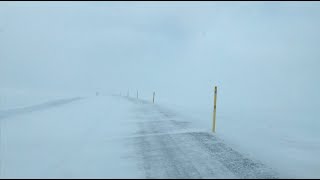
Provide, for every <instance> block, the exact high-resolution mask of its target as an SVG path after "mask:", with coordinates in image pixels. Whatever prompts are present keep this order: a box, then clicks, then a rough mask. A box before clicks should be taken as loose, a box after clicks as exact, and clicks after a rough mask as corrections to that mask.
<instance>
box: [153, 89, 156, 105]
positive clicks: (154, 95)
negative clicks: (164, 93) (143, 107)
mask: <svg viewBox="0 0 320 180" xmlns="http://www.w3.org/2000/svg"><path fill="white" fill-rule="evenodd" d="M155 95H156V93H155V92H153V98H152V103H153V104H154V96H155Z"/></svg>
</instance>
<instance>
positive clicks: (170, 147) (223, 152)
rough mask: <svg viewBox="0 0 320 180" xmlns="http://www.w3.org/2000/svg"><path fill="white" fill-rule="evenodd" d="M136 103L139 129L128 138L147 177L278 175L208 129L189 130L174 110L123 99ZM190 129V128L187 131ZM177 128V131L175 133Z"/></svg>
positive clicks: (259, 176)
mask: <svg viewBox="0 0 320 180" xmlns="http://www.w3.org/2000/svg"><path fill="white" fill-rule="evenodd" d="M126 99H128V100H129V101H130V102H132V103H134V104H135V105H136V106H135V107H136V108H135V110H134V111H135V113H136V116H137V117H138V118H139V119H140V120H141V122H136V123H137V125H138V127H139V130H138V131H137V133H136V134H135V135H137V137H132V138H131V139H128V140H127V141H128V144H130V145H132V146H134V148H135V150H136V153H137V156H136V157H135V158H136V159H138V162H140V167H141V169H143V170H144V172H145V176H146V178H267V179H270V178H277V177H278V175H277V173H275V172H274V171H273V170H272V169H271V168H268V167H266V166H265V165H264V164H262V163H261V162H258V161H255V160H252V159H249V158H247V157H245V156H244V155H242V154H241V153H239V152H237V151H235V150H233V149H232V148H231V147H229V146H228V145H226V144H225V143H224V142H223V141H222V140H221V139H219V138H217V137H216V136H215V135H213V134H212V133H210V132H204V131H198V132H197V131H195V130H194V129H190V126H191V124H190V122H186V121H181V120H179V117H178V116H176V114H175V113H173V112H169V111H168V110H165V109H163V108H161V107H160V106H158V105H154V104H152V103H148V102H146V101H140V100H137V99H133V98H126ZM188 129H190V131H188ZM177 131H180V133H177Z"/></svg>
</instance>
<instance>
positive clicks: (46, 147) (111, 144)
mask: <svg viewBox="0 0 320 180" xmlns="http://www.w3.org/2000/svg"><path fill="white" fill-rule="evenodd" d="M50 97H51V96H50ZM47 98H49V97H47ZM68 99H70V97H69V98H68ZM68 99H67V100H66V102H64V103H61V104H58V105H56V106H51V105H50V104H47V103H44V104H43V105H42V106H41V107H40V108H38V109H37V106H35V107H34V109H33V111H31V112H28V113H23V114H19V112H17V113H16V114H15V113H11V114H10V115H9V116H7V117H1V119H0V120H1V158H0V159H1V171H0V172H1V176H0V177H1V178H6V177H9V178H19V177H20V178H33V177H35V178H48V177H53V178H62V177H64V178H74V177H78V178H86V177H87V178H92V177H94V178H104V177H107V178H145V177H171V176H173V177H183V176H184V175H185V176H186V174H183V172H184V171H185V170H186V169H189V170H188V171H190V172H193V171H194V172H195V174H193V175H192V176H190V177H198V176H196V175H197V173H200V174H198V175H199V177H220V178H228V177H229V178H230V177H236V178H237V177H246V176H247V177H258V178H259V177H260V178H261V177H265V176H264V175H257V176H256V175H254V176H253V175H252V174H251V175H250V173H249V172H242V171H240V172H236V171H234V172H233V171H232V170H230V169H229V170H227V169H224V168H222V167H224V166H226V167H228V166H227V165H226V164H225V163H226V162H228V161H221V162H219V163H218V164H217V163H215V161H214V159H215V158H214V157H215V156H214V153H213V154H212V153H211V155H210V154H209V155H207V156H208V157H206V158H205V159H202V158H204V153H200V154H203V155H202V156H203V157H202V156H198V155H197V154H194V153H193V152H201V151H203V149H202V148H200V147H201V146H199V145H195V144H190V143H193V141H192V139H194V138H196V139H199V138H200V139H202V138H203V137H202V136H200V137H198V136H194V135H193V133H199V132H200V133H201V132H208V133H210V131H211V125H212V124H211V115H207V114H204V113H205V112H206V111H202V112H201V111H197V110H196V109H193V110H192V109H187V108H182V106H177V105H172V104H170V103H164V102H159V103H156V104H155V105H152V104H151V102H150V101H149V100H148V101H145V100H143V101H142V102H145V103H146V105H143V106H141V105H139V103H138V102H136V101H135V99H133V100H132V102H130V101H129V100H128V99H126V98H125V97H115V96H105V95H100V96H94V95H92V96H87V97H84V98H82V99H74V100H71V101H70V102H68ZM52 101H53V102H55V101H64V100H56V99H52ZM37 103H38V101H37ZM137 103H138V104H137ZM44 106H46V107H44ZM154 108H156V109H154ZM10 109H11V110H9V111H12V109H14V108H13V107H11V108H10ZM17 109H23V108H20V107H19V108H17ZM157 109H159V112H160V114H159V115H160V116H159V115H157V113H156V111H158V110H157ZM7 111H8V110H7ZM5 112H6V111H2V112H1V113H5ZM218 112H219V111H218ZM150 113H151V114H150ZM153 113H156V114H153ZM161 113H163V115H161ZM197 113H198V114H197ZM233 115H234V116H233ZM0 116H1V114H0ZM161 117H163V118H161ZM271 117H272V116H271V115H269V116H267V115H266V114H263V112H255V113H254V114H252V115H251V116H245V115H244V113H241V112H233V113H230V112H228V113H227V112H219V113H218V116H217V120H218V121H217V134H216V136H217V138H219V139H222V140H223V141H224V142H225V143H226V144H227V145H228V146H230V147H232V148H234V149H235V150H236V151H238V152H240V153H241V154H243V155H244V156H247V157H249V158H250V159H255V160H258V161H260V162H262V163H263V164H266V165H267V166H268V167H270V168H272V169H273V170H275V172H277V173H278V176H279V177H294V178H299V177H304V178H315V177H319V173H318V171H317V167H318V166H319V158H318V156H317V155H316V154H317V152H319V141H318V140H317V139H316V138H315V137H316V134H312V133H315V132H312V131H311V130H312V129H310V132H309V133H307V132H300V134H301V137H300V138H299V136H298V134H295V133H293V132H294V130H295V129H294V127H300V126H297V125H302V124H303V123H302V124H295V125H291V126H292V128H288V127H287V128H284V127H283V126H284V124H279V125H277V126H276V125H275V124H272V123H275V122H274V121H272V120H271ZM159 118H160V119H159ZM165 118H169V119H168V120H166V119H165ZM255 118H265V119H266V123H265V124H261V123H255V124H254V122H255V121H254V119H255ZM172 119H173V120H174V121H172V122H174V124H171V125H170V124H162V123H160V124H157V123H158V122H171V120H172ZM268 119H269V121H268ZM162 120H163V121H162ZM236 120H238V122H236ZM150 121H152V122H154V123H156V124H154V123H153V124H152V123H151V124H149V123H146V124H144V122H150ZM175 121H177V122H176V123H178V124H177V125H178V126H176V123H175ZM293 122H295V121H293ZM184 123H187V124H188V128H187V129H185V125H184ZM295 123H298V122H297V121H296V122H295ZM159 128H160V129H159ZM179 128H182V129H179ZM306 128H308V127H306ZM145 133H147V134H145ZM168 133H169V134H168ZM184 133H187V134H189V133H190V135H186V136H182V135H183V134H184ZM153 134H154V135H155V136H154V135H153ZM174 134H177V136H175V135H174ZM179 134H180V135H179ZM308 135H310V136H308ZM312 135H314V136H312ZM157 136H159V137H160V139H154V138H155V137H157ZM139 137H141V138H143V141H142V142H141V139H139ZM144 137H148V139H144ZM204 137H206V136H204ZM128 138H129V140H128ZM168 138H169V139H168ZM190 138H191V139H190ZM161 139H162V140H163V139H167V140H163V141H164V142H166V143H165V144H163V145H161V146H160V144H161V143H160V142H158V141H160V140H161ZM170 139H171V140H170ZM132 140H134V141H132ZM162 140H161V141H162ZM172 140H174V141H172ZM203 140H205V139H203ZM171 141H172V142H171ZM175 141H176V142H175ZM181 141H182V142H183V141H188V143H187V142H185V143H183V144H184V145H183V146H180V148H183V149H184V150H183V151H182V152H178V151H177V152H176V150H174V149H173V150H171V151H172V152H173V153H174V152H175V153H178V154H176V155H175V156H173V157H172V158H173V159H174V161H173V162H175V163H173V162H171V163H169V164H167V165H164V164H161V162H165V161H164V160H165V159H164V160H162V161H161V160H160V159H158V160H156V159H152V158H149V159H147V160H146V159H145V158H142V159H144V160H139V157H136V156H139V152H140V151H141V150H138V151H137V150H136V149H135V148H133V147H134V146H136V144H137V143H138V144H139V143H140V144H141V143H142V144H146V143H147V144H149V145H148V146H146V147H145V148H147V149H150V148H151V149H154V148H163V147H166V148H168V149H169V150H170V149H172V148H173V146H174V145H176V144H179V142H181ZM212 141H216V140H212ZM157 142H158V143H160V144H157ZM195 142H196V141H195ZM150 143H151V144H150ZM152 143H154V144H153V145H152ZM206 143H208V142H206ZM147 144H146V145H147ZM210 144H211V143H210V141H209V145H210ZM213 144H214V143H213ZM158 146H159V147H158ZM194 146H199V148H200V149H196V148H195V147H194ZM142 147H143V146H142ZM214 147H215V146H214ZM139 148H141V146H139ZM139 148H138V149H139ZM203 148H204V147H203ZM215 148H218V149H219V147H215ZM191 150H192V151H191ZM180 151H181V150H180ZM142 152H144V153H147V152H149V151H147V150H146V149H144V150H143V151H142ZM152 152H153V154H154V153H156V154H158V155H156V154H154V158H156V157H158V156H159V158H161V156H164V157H166V156H168V155H167V154H163V153H164V152H163V151H160V152H157V151H155V150H152V151H150V152H149V153H151V154H146V155H145V154H144V153H142V156H143V157H145V156H146V157H149V156H151V157H152V156H153V155H152ZM159 153H160V154H159ZM161 153H162V154H161ZM181 153H182V154H185V156H181ZM179 154H180V155H179ZM226 155H228V156H231V155H232V154H230V153H229V154H228V153H226ZM226 155H224V156H226ZM180 156H181V157H180ZM232 156H234V155H232ZM192 157H193V159H192ZM217 157H223V156H221V155H219V156H217ZM188 158H191V159H189V161H191V162H193V166H192V167H188V166H187V165H185V164H186V162H185V161H186V160H185V159H188ZM210 158H213V162H211V163H213V164H215V165H214V166H212V165H211V166H208V167H207V166H205V165H204V164H206V163H208V162H209V160H210ZM140 159H141V158H140ZM208 159H209V160H208ZM153 161H155V162H153ZM197 162H198V163H200V162H201V163H200V164H197ZM141 163H143V164H144V165H141ZM150 163H151V164H150ZM157 163H160V164H159V165H158V167H157V166H154V164H157ZM172 163H173V164H172ZM211 163H210V164H211ZM220 163H222V164H223V165H224V166H222V167H220V165H219V164H220ZM148 164H149V165H148ZM187 164H188V163H187ZM146 165H147V166H150V167H149V168H147V170H146V167H145V166H146ZM165 166H168V167H170V166H172V167H171V170H172V168H178V167H179V168H180V169H176V170H175V171H179V172H180V171H181V172H180V174H177V173H174V172H171V171H170V170H165V169H163V167H165ZM142 167H144V168H142ZM219 167H220V168H219ZM194 168H195V169H196V170H192V169H194ZM213 168H215V171H216V172H215V173H216V174H215V175H213V174H210V172H211V171H209V170H205V169H211V170H212V169H213ZM221 168H222V169H221ZM242 168H243V167H242ZM155 169H158V171H155ZM169 169H170V168H169ZM182 170H184V171H182ZM261 172H263V171H261ZM239 173H240V175H239ZM237 174H238V176H236V175H237ZM189 175H190V174H189ZM189 175H188V176H189Z"/></svg>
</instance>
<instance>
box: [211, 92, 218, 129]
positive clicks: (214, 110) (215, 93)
mask: <svg viewBox="0 0 320 180" xmlns="http://www.w3.org/2000/svg"><path fill="white" fill-rule="evenodd" d="M216 110H217V86H215V87H214V100H213V126H212V132H216Z"/></svg>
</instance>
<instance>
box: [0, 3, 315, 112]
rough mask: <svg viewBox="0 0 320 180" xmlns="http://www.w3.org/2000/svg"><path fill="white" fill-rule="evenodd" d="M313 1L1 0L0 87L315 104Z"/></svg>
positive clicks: (198, 101) (183, 100) (253, 104)
mask: <svg viewBox="0 0 320 180" xmlns="http://www.w3.org/2000/svg"><path fill="white" fill-rule="evenodd" d="M319 19H320V3H319V2H281V3H280V2H0V82H1V84H0V87H1V88H15V89H24V88H34V89H43V90H46V89H47V90H57V91H89V92H91V91H92V92H95V91H96V90H99V91H101V92H108V93H112V92H119V91H122V93H126V90H127V89H128V88H129V89H130V92H131V93H132V94H133V93H135V90H136V89H139V91H140V92H141V93H140V94H141V96H142V97H143V96H145V97H147V96H149V95H150V96H151V95H152V91H153V90H155V91H156V93H157V95H158V97H159V98H162V99H166V100H168V101H176V102H177V103H178V102H180V103H182V104H183V103H185V104H190V105H192V104H199V105H200V104H201V105H203V104H208V103H211V96H212V90H213V86H214V85H218V86H219V87H218V88H219V95H220V96H219V100H220V101H219V103H220V104H221V105H222V106H225V107H231V106H232V107H238V106H241V107H262V108H264V107H279V108H289V107H290V108H297V107H305V108H310V107H313V108H318V107H319V102H320V101H319V100H320V95H319V94H318V93H319V92H320V84H319V83H320V73H319V67H320V59H319V58H320V50H319V48H320V46H319V45H320V44H319V43H320V20H319Z"/></svg>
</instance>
